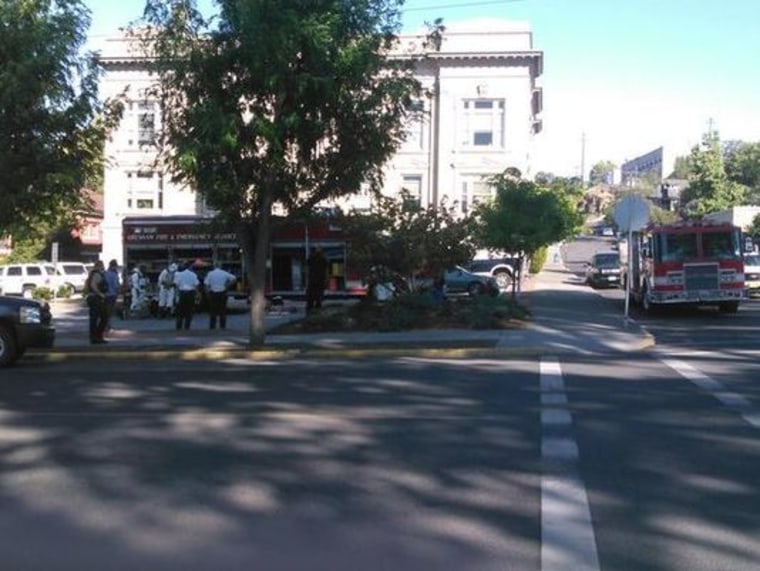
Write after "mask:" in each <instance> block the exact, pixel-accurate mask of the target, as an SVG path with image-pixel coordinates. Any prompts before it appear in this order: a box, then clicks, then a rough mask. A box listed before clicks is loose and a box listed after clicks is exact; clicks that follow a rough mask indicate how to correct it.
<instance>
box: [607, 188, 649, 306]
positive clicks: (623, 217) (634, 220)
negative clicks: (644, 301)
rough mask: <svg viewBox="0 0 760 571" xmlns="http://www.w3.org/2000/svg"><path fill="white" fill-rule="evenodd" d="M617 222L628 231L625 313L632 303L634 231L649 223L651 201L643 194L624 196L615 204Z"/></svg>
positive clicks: (623, 229) (622, 228)
mask: <svg viewBox="0 0 760 571" xmlns="http://www.w3.org/2000/svg"><path fill="white" fill-rule="evenodd" d="M615 222H617V225H618V227H619V228H620V229H621V230H622V231H624V232H627V233H628V252H627V255H626V257H627V258H628V259H627V262H626V263H627V264H628V267H627V270H626V275H625V314H624V316H623V317H624V319H626V320H628V313H629V311H630V305H631V270H632V268H633V232H634V230H636V231H638V230H641V229H642V228H644V227H645V226H646V225H647V224H648V223H649V203H648V202H647V201H646V199H644V198H643V197H641V196H638V195H635V194H631V195H629V196H626V197H624V198H623V199H622V200H620V201H619V202H618V203H617V204H616V205H615Z"/></svg>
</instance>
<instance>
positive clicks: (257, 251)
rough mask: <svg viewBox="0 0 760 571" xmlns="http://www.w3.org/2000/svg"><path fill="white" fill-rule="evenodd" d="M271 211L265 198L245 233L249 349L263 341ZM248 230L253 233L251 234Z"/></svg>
mask: <svg viewBox="0 0 760 571" xmlns="http://www.w3.org/2000/svg"><path fill="white" fill-rule="evenodd" d="M271 209H272V202H271V199H270V198H269V196H268V194H267V195H266V196H265V197H264V200H263V203H262V205H261V210H260V212H259V215H258V219H257V220H256V223H255V224H254V225H253V228H252V229H249V236H248V239H247V240H246V242H247V247H248V251H247V252H246V259H247V260H248V262H249V265H248V283H249V284H250V290H251V291H250V295H251V309H250V318H251V320H250V327H249V331H248V345H249V347H250V348H252V349H255V348H260V347H263V346H264V343H265V341H266V309H267V300H266V281H267V259H268V258H269V226H270V221H271V220H270V219H271V215H272V213H271ZM250 230H253V232H251V231H250ZM251 254H252V255H251ZM251 262H252V263H251Z"/></svg>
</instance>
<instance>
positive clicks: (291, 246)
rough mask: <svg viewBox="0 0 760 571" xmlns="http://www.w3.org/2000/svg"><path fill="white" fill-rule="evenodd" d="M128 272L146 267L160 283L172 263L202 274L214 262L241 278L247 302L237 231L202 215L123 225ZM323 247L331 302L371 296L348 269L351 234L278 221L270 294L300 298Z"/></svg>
mask: <svg viewBox="0 0 760 571" xmlns="http://www.w3.org/2000/svg"><path fill="white" fill-rule="evenodd" d="M122 243H123V247H124V257H123V262H124V266H125V268H131V267H134V266H135V265H137V266H142V267H144V268H145V270H146V273H147V274H148V277H149V279H150V281H151V283H153V284H155V283H156V281H157V278H158V274H159V273H160V272H161V270H162V269H164V268H165V267H166V266H167V265H168V264H169V263H170V262H172V261H184V262H190V263H193V264H195V265H196V269H198V268H200V269H201V270H202V269H203V268H210V267H211V265H212V264H213V263H216V262H219V263H220V264H221V266H222V267H223V268H224V269H225V270H227V271H229V272H231V273H233V274H234V275H236V276H238V283H237V291H236V292H235V293H236V294H237V296H239V297H247V296H248V289H247V286H246V276H247V273H246V269H245V268H246V265H245V259H244V256H243V253H242V249H241V248H240V245H239V243H238V240H237V236H236V235H235V233H234V232H232V231H230V230H229V229H226V228H221V227H219V226H218V225H217V224H216V222H215V221H214V220H213V219H210V218H203V217H200V216H139V217H128V218H125V219H124V220H123V222H122ZM317 246H320V247H322V250H323V252H324V253H325V256H326V257H327V260H328V276H327V278H328V279H327V289H326V291H325V296H327V297H350V296H360V295H364V294H365V293H366V290H365V287H364V285H363V283H362V280H361V276H359V275H355V274H354V273H352V272H351V271H349V270H348V269H347V263H346V262H347V239H346V237H345V233H344V232H343V231H342V230H341V229H340V228H338V227H336V226H334V225H333V224H331V223H330V221H329V220H318V221H311V222H309V223H304V222H286V221H278V222H277V224H275V225H274V230H273V233H272V239H271V242H270V249H269V262H268V264H267V266H268V273H267V294H268V295H271V296H279V297H299V296H302V295H304V293H305V287H306V270H305V268H306V260H307V259H308V256H309V254H310V252H311V250H312V248H316V247H317Z"/></svg>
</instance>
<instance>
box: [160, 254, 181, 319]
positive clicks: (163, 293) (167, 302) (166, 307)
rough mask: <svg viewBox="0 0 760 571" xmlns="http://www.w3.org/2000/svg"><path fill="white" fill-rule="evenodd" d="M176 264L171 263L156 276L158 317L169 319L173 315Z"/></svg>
mask: <svg viewBox="0 0 760 571" xmlns="http://www.w3.org/2000/svg"><path fill="white" fill-rule="evenodd" d="M176 271H177V264H175V263H174V262H172V263H171V264H169V265H168V266H167V267H166V268H164V269H163V270H162V271H161V273H160V274H159V276H158V317H159V318H164V317H170V316H171V315H172V314H173V313H174V302H175V298H176V293H177V290H176V288H175V287H174V274H175V273H176Z"/></svg>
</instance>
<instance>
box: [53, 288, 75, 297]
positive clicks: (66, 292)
mask: <svg viewBox="0 0 760 571" xmlns="http://www.w3.org/2000/svg"><path fill="white" fill-rule="evenodd" d="M72 295H74V288H72V287H71V286H70V285H62V286H60V287H59V288H58V291H56V292H55V297H58V298H62V299H69V298H70V297H71V296H72Z"/></svg>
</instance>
